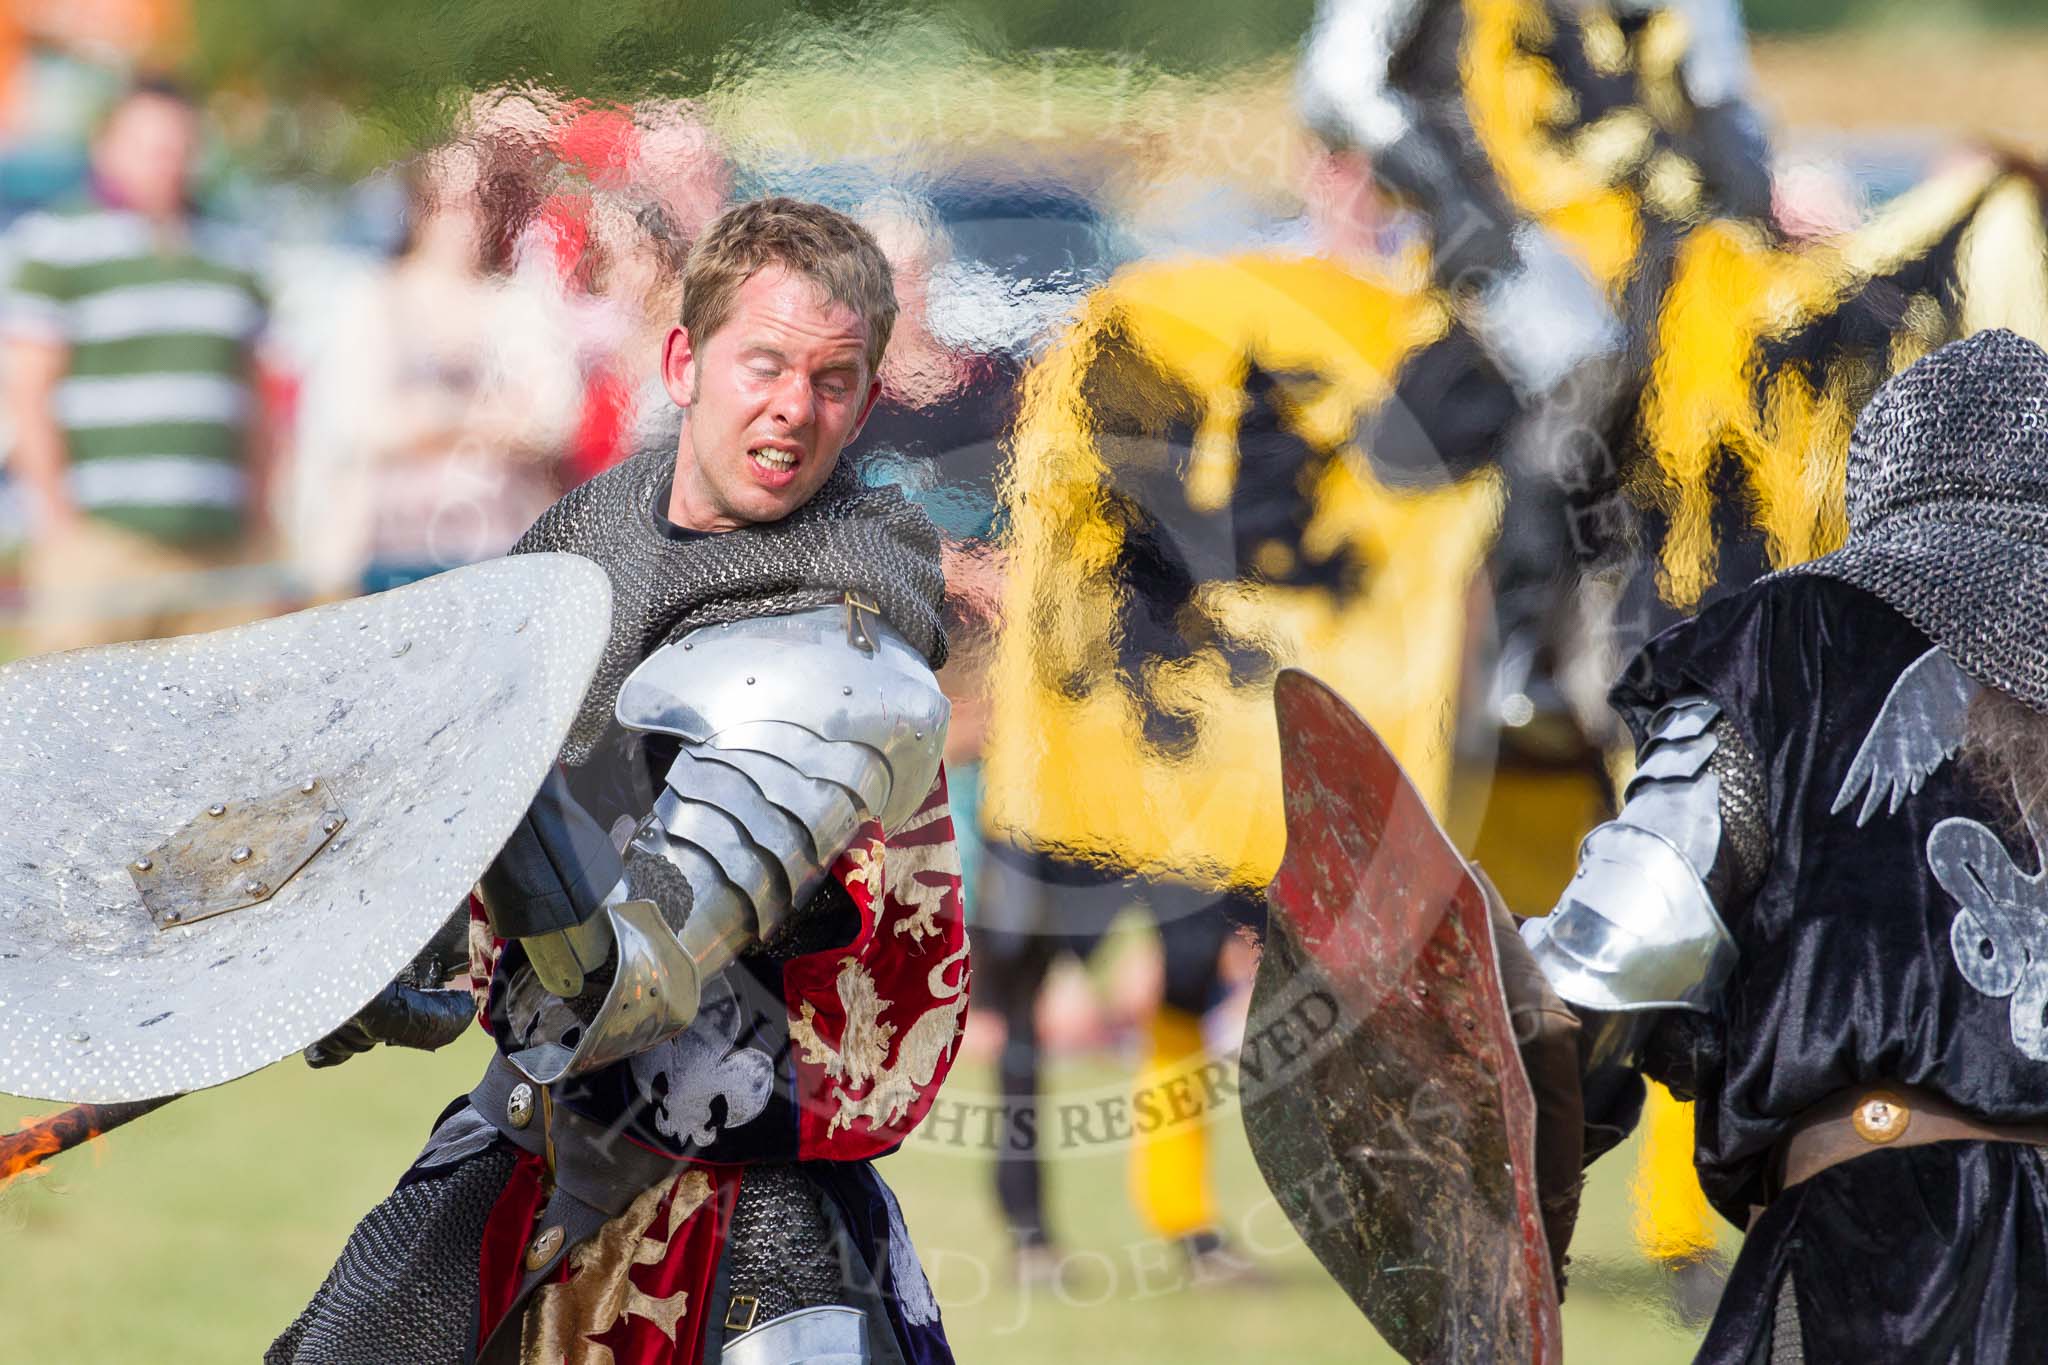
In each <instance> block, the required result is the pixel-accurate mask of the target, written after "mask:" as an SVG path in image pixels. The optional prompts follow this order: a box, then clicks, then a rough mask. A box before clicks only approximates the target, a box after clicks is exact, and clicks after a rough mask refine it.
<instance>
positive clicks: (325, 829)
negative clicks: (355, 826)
mask: <svg viewBox="0 0 2048 1365" xmlns="http://www.w3.org/2000/svg"><path fill="white" fill-rule="evenodd" d="M340 828H341V817H340V816H339V815H330V816H328V817H327V818H326V819H325V820H322V821H321V822H320V832H321V833H322V834H332V833H334V831H336V830H338V829H340Z"/></svg>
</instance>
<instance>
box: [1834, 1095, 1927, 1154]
mask: <svg viewBox="0 0 2048 1365" xmlns="http://www.w3.org/2000/svg"><path fill="white" fill-rule="evenodd" d="M1912 1121H1913V1111H1912V1110H1911V1109H1909V1108H1907V1107H1906V1105H1905V1104H1904V1103H1903V1102H1902V1101H1901V1100H1900V1099H1899V1097H1898V1096H1897V1095H1894V1094H1892V1093H1891V1092H1890V1091H1886V1090H1873V1091H1871V1092H1870V1093H1869V1094H1868V1095H1865V1096H1864V1097H1863V1098H1862V1099H1860V1100H1858V1101H1857V1102H1856V1108H1855V1109H1854V1110H1853V1111H1851V1113H1850V1115H1849V1122H1850V1123H1851V1124H1852V1125H1853V1126H1854V1127H1855V1129H1856V1136H1857V1137H1860V1138H1862V1139H1863V1140H1864V1141H1865V1142H1868V1143H1870V1144H1871V1145H1872V1146H1874V1147H1882V1146H1884V1144H1886V1143H1888V1142H1896V1141H1898V1140H1899V1139H1900V1138H1901V1137H1904V1136H1905V1133H1906V1125H1907V1124H1909V1123H1911V1122H1912Z"/></svg>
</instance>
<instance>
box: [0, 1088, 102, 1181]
mask: <svg viewBox="0 0 2048 1365" xmlns="http://www.w3.org/2000/svg"><path fill="white" fill-rule="evenodd" d="M98 1136H99V1130H98V1129H97V1128H95V1127H93V1126H92V1124H91V1122H90V1121H89V1120H84V1119H82V1117H81V1115H80V1114H79V1112H78V1111H77V1110H75V1109H65V1110H61V1111H59V1112H58V1113H55V1114H45V1115H43V1116H42V1117H41V1118H34V1119H23V1120H22V1121H21V1131H20V1132H18V1133H12V1134H10V1135H8V1136H6V1137H0V1194H4V1193H6V1191H7V1188H8V1187H9V1186H10V1185H12V1184H13V1183H14V1182H15V1181H16V1180H19V1179H21V1178H23V1177H24V1176H31V1175H40V1174H42V1171H43V1163H44V1162H45V1161H47V1160H48V1159H49V1158H51V1157H53V1156H55V1155H57V1153H59V1152H61V1151H64V1150H65V1149H67V1148H70V1147H75V1146H77V1145H78V1144H79V1143H81V1142H85V1141H88V1140H90V1139H92V1138H95V1137H98Z"/></svg>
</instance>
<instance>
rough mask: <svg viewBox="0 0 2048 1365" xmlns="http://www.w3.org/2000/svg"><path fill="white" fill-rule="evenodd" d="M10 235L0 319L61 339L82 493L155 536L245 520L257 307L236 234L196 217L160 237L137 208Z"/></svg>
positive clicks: (113, 516)
mask: <svg viewBox="0 0 2048 1365" xmlns="http://www.w3.org/2000/svg"><path fill="white" fill-rule="evenodd" d="M13 249H14V257H15V271H14V276H13V280H12V283H11V286H10V287H9V289H8V291H7V294H6V296H5V300H4V304H0V327H4V330H5V331H6V333H7V334H8V335H9V336H16V337H29V338H35V339H39V340H45V341H50V342H55V343H59V344H61V345H64V346H65V347H67V348H68V350H69V356H70V361H69V366H68V368H67V372H66V374H65V376H64V378H63V379H62V380H61V381H59V383H58V386H57V390H56V397H55V403H56V409H57V413H56V415H57V423H58V425H59V426H60V427H61V428H62V429H63V431H64V437H65V447H66V453H67V454H68V456H69V461H70V481H71V492H72V496H73V497H74V498H75V499H76V500H77V502H78V505H79V506H80V507H81V508H83V509H85V510H86V511H88V512H90V513H92V514H93V515H95V516H98V517H102V518H105V519H106V520H108V521H110V522H114V523H116V524H117V525H121V526H125V527H128V528H129V529H131V530H136V531H140V532H143V533H145V534H148V535H152V536H155V537H157V538H159V539H163V540H169V541H177V542H197V541H204V540H217V539H223V538H227V537H231V536H234V535H236V534H237V533H239V532H240V530H241V528H242V521H243V508H244V505H245V502H246V498H247V492H248V479H247V475H246V471H245V468H244V461H245V457H246V447H245V441H244V432H245V429H246V427H247V424H248V420H249V416H250V413H251V410H252V408H253V405H254V404H255V402H256V401H257V396H256V395H255V394H253V393H251V392H250V390H249V354H250V348H251V346H252V345H253V344H254V342H255V339H256V337H257V335H258V333H259V332H260V331H261V330H262V328H263V324H264V318H265V313H266V306H265V300H264V297H263V292H262V289H261V287H260V286H259V285H258V284H257V281H256V277H255V275H254V274H253V273H252V272H251V270H250V268H249V263H250V255H251V253H250V252H249V250H248V249H247V247H246V245H245V244H243V243H242V242H241V241H240V240H239V239H238V238H237V237H236V236H235V235H234V234H231V233H230V232H228V231H227V230H226V229H224V228H222V227H219V226H217V225H214V224H209V223H204V222H196V223H194V224H192V225H191V227H190V230H189V232H188V234H187V235H186V237H185V238H184V240H182V241H178V242H176V243H173V244H169V245H164V244H160V243H159V241H158V239H157V236H156V233H155V231H154V229H153V228H152V227H151V225H150V223H149V222H148V220H147V219H145V218H143V217H142V216H141V215H140V214H136V213H130V212H127V211H125V210H121V209H112V208H102V207H81V208H75V209H69V210H54V211H50V212H45V213H37V214H32V215H30V216H28V217H26V218H24V219H23V220H22V221H21V223H20V224H19V225H18V227H17V228H16V231H15V237H14V243H13Z"/></svg>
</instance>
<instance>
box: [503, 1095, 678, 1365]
mask: <svg viewBox="0 0 2048 1365" xmlns="http://www.w3.org/2000/svg"><path fill="white" fill-rule="evenodd" d="M469 1103H470V1107H471V1108H473V1109H475V1110H476V1112H477V1113H478V1114H480V1115H481V1116H482V1117H483V1119H484V1121H485V1122H487V1123H489V1124H491V1125H492V1126H493V1127H495V1128H496V1129H497V1130H498V1131H499V1132H500V1133H502V1134H503V1135H504V1136H505V1138H506V1139H507V1140H508V1141H510V1142H511V1143H512V1145H513V1146H515V1147H518V1148H519V1149H520V1150H522V1151H526V1152H532V1153H534V1154H535V1155H537V1156H539V1157H541V1158H542V1159H543V1160H545V1161H546V1162H547V1167H548V1175H549V1177H550V1179H551V1181H552V1184H553V1188H552V1190H551V1191H550V1192H549V1195H548V1202H547V1207H546V1208H544V1209H543V1210H542V1211H541V1215H540V1218H539V1220H538V1222H536V1223H535V1225H534V1226H535V1229H536V1232H535V1235H534V1236H533V1238H532V1240H531V1241H530V1242H529V1243H528V1244H527V1251H526V1257H525V1260H524V1262H523V1265H524V1269H525V1274H524V1276H523V1277H522V1278H521V1279H520V1282H519V1292H518V1293H517V1294H516V1295H515V1296H514V1298H513V1300H512V1303H511V1305H510V1307H509V1308H508V1309H507V1310H506V1313H505V1316H504V1317H503V1318H502V1319H501V1320H500V1321H499V1323H498V1325H497V1328H496V1329H495V1330H494V1331H493V1332H492V1333H491V1337H490V1340H488V1341H486V1342H485V1343H484V1345H483V1348H482V1349H481V1350H480V1351H479V1352H478V1353H477V1360H478V1361H479V1363H480V1365H500V1363H501V1362H510V1361H512V1360H514V1359H515V1358H516V1357H517V1355H518V1352H519V1335H520V1327H521V1322H522V1320H523V1318H524V1317H525V1310H526V1301H527V1299H528V1298H529V1297H530V1296H531V1295H532V1293H533V1291H534V1290H535V1289H536V1288H538V1287H539V1286H540V1284H541V1283H542V1281H544V1280H547V1279H550V1278H552V1277H553V1276H554V1275H555V1273H556V1272H557V1270H558V1268H559V1267H560V1265H561V1263H562V1258H563V1257H564V1256H566V1255H567V1254H568V1253H569V1252H570V1251H571V1250H572V1249H573V1248H575V1247H576V1246H578V1245H579V1244H581V1243H582V1242H584V1241H587V1240H588V1239H589V1238H591V1237H592V1236H594V1235H596V1233H597V1231H598V1229H599V1228H601V1227H603V1226H604V1225H605V1223H606V1222H608V1221H609V1220H611V1219H612V1218H615V1217H617V1216H618V1215H619V1214H622V1213H624V1212H625V1211H626V1209H627V1208H628V1207H630V1206H631V1204H632V1203H633V1201H634V1200H635V1199H637V1198H639V1197H640V1195H641V1194H642V1192H644V1191H646V1190H649V1189H652V1188H653V1187H654V1186H655V1185H657V1184H659V1183H660V1182H661V1181H663V1180H666V1179H668V1178H669V1177H670V1176H672V1175H674V1174H675V1173H676V1172H677V1171H679V1170H681V1169H683V1167H684V1166H685V1165H687V1164H688V1163H687V1162H685V1161H683V1160H681V1159H680V1158H675V1157H666V1156H662V1155H660V1154H659V1153H656V1152H652V1151H649V1150H648V1149H647V1148H645V1147H642V1146H641V1145H640V1144H638V1143H636V1142H634V1141H633V1140H632V1139H630V1138H628V1137H627V1136H626V1135H625V1134H624V1133H623V1132H622V1131H620V1130H619V1129H616V1128H608V1127H606V1126H605V1125H603V1124H600V1123H593V1122H592V1121H591V1120H589V1119H587V1118H584V1117H583V1116H582V1115H581V1114H578V1113H576V1112H575V1111H573V1110H570V1109H564V1108H561V1107H559V1106H557V1105H556V1104H555V1103H554V1098H553V1096H552V1095H551V1094H550V1093H549V1091H548V1089H547V1087H545V1086H543V1085H540V1084H538V1083H537V1082H535V1081H533V1080H530V1079H529V1078H528V1077H527V1076H525V1075H524V1074H523V1073H522V1072H521V1071H520V1070H519V1069H518V1068H517V1067H515V1066H513V1065H512V1064H511V1063H510V1062H508V1061H506V1060H505V1058H504V1056H503V1054H498V1055H495V1056H493V1057H492V1058H491V1064H490V1066H489V1067H488V1068H486V1069H485V1071H484V1077H483V1079H482V1080H481V1081H479V1082H477V1086H476V1089H474V1090H472V1091H470V1093H469Z"/></svg>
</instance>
